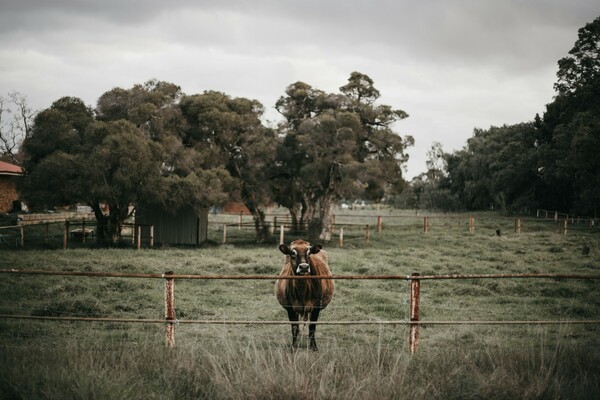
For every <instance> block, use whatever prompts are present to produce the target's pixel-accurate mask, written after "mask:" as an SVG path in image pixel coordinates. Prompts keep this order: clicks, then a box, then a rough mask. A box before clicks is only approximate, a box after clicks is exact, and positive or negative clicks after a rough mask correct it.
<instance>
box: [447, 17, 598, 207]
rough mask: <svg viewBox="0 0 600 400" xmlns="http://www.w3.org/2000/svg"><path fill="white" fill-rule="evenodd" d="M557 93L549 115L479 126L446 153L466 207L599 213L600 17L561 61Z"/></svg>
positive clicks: (450, 180) (450, 181) (450, 182)
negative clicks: (463, 143) (462, 144)
mask: <svg viewBox="0 0 600 400" xmlns="http://www.w3.org/2000/svg"><path fill="white" fill-rule="evenodd" d="M558 67H559V69H558V72H557V77H558V81H557V83H556V84H555V86H554V87H555V89H556V90H557V95H556V97H555V98H554V100H553V101H552V102H551V103H550V104H548V105H547V106H546V111H545V112H544V114H543V117H541V118H540V117H539V116H538V115H536V116H535V119H534V121H532V122H526V123H521V124H516V125H511V126H507V125H504V126H501V127H491V128H489V129H488V130H482V129H476V130H475V132H474V134H473V137H472V138H470V139H469V140H468V141H467V145H466V146H465V147H464V148H463V149H462V150H460V151H458V152H455V153H453V154H447V155H445V157H446V161H447V177H446V178H445V179H443V180H442V182H441V186H442V187H448V188H450V190H451V191H452V193H453V194H454V195H455V196H456V197H457V199H458V200H459V203H460V204H461V205H462V207H464V208H465V209H482V208H489V207H495V208H500V209H502V210H504V211H522V210H524V209H526V208H534V207H540V208H547V209H553V210H561V211H564V212H569V213H577V214H589V215H593V216H597V215H598V206H599V204H600V156H598V155H599V154H600V17H599V18H596V19H595V20H594V21H593V22H591V23H589V24H587V25H586V26H585V27H583V28H581V29H580V30H579V37H578V40H577V41H576V42H575V45H574V47H573V49H572V50H571V51H570V52H569V55H568V56H567V57H565V58H562V59H561V60H560V61H559V62H558Z"/></svg>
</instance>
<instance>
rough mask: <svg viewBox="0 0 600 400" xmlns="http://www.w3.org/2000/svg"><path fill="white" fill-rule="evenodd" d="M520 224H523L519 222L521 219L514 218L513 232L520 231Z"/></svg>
mask: <svg viewBox="0 0 600 400" xmlns="http://www.w3.org/2000/svg"><path fill="white" fill-rule="evenodd" d="M522 226H523V224H522V223H521V219H520V218H517V219H515V233H521V227H522Z"/></svg>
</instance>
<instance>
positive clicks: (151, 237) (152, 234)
mask: <svg viewBox="0 0 600 400" xmlns="http://www.w3.org/2000/svg"><path fill="white" fill-rule="evenodd" d="M150 247H154V225H150Z"/></svg>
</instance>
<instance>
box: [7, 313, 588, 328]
mask: <svg viewBox="0 0 600 400" xmlns="http://www.w3.org/2000/svg"><path fill="white" fill-rule="evenodd" d="M0 318H7V319H33V320H48V321H68V322H77V321H83V322H122V323H142V324H175V325H180V324H181V325H185V324H190V325H289V324H290V321H268V320H260V319H259V320H218V319H183V320H179V319H173V320H165V319H143V318H108V317H107V318H102V317H54V316H42V315H16V314H0ZM302 322H303V321H298V323H302ZM304 322H305V323H306V324H308V323H310V324H314V325H421V326H427V325H595V324H600V320H523V321H514V320H513V321H471V320H466V321H407V320H366V321H304Z"/></svg>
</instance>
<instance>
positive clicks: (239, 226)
mask: <svg viewBox="0 0 600 400" xmlns="http://www.w3.org/2000/svg"><path fill="white" fill-rule="evenodd" d="M243 213H244V212H243V211H240V222H239V224H238V230H240V231H241V230H242V218H243V217H242V215H243Z"/></svg>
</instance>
